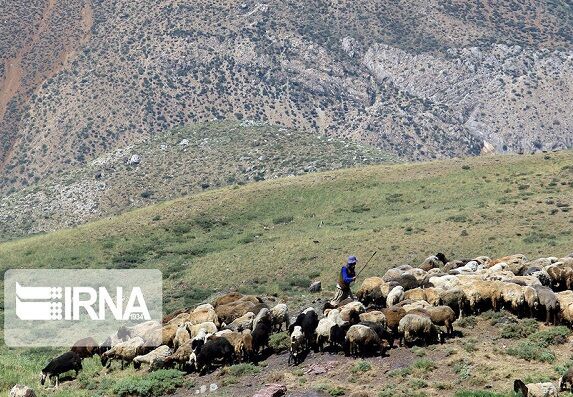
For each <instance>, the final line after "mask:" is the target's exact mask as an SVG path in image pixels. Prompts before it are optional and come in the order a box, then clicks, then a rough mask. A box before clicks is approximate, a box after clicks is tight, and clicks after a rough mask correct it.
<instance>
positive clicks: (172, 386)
mask: <svg viewBox="0 0 573 397" xmlns="http://www.w3.org/2000/svg"><path fill="white" fill-rule="evenodd" d="M183 375H184V373H183V372H181V371H177V370H174V369H166V370H159V371H155V372H151V373H150V374H147V375H145V376H144V377H141V376H137V377H136V376H132V377H129V378H125V379H121V380H120V381H119V382H117V383H116V384H115V385H114V386H113V388H112V392H113V393H114V394H116V395H118V396H120V397H124V396H133V395H135V396H142V397H155V396H161V395H164V394H170V393H173V392H174V391H175V390H176V389H177V388H178V387H181V386H183V383H184V382H183Z"/></svg>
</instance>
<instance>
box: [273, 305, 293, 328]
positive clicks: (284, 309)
mask: <svg viewBox="0 0 573 397" xmlns="http://www.w3.org/2000/svg"><path fill="white" fill-rule="evenodd" d="M271 316H272V322H273V328H274V331H280V330H281V329H282V325H283V323H284V325H285V329H287V328H288V325H289V315H288V306H287V305H286V304H284V303H279V304H278V305H276V306H275V307H273V308H272V309H271Z"/></svg>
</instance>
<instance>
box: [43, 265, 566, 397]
mask: <svg viewBox="0 0 573 397" xmlns="http://www.w3.org/2000/svg"><path fill="white" fill-rule="evenodd" d="M571 287H573V257H566V258H541V259H537V260H533V261H529V260H527V258H525V257H524V256H523V255H512V256H508V257H503V258H499V259H490V258H487V257H478V258H475V259H471V260H456V261H447V260H446V258H445V257H444V255H442V254H438V255H436V256H431V257H429V258H427V259H426V260H425V261H424V262H423V263H422V264H421V265H420V266H418V267H412V266H407V265H405V266H400V267H396V268H392V269H390V270H388V271H387V272H386V273H385V274H384V276H383V277H370V278H367V279H365V280H364V281H363V282H362V285H361V286H360V288H359V290H358V291H357V293H356V296H357V298H358V301H352V300H349V301H347V302H342V303H341V304H340V305H338V307H333V306H332V305H331V304H330V303H326V304H325V305H324V307H323V308H322V313H319V312H320V310H318V309H315V308H313V307H309V308H307V309H304V310H303V311H301V312H300V313H298V314H297V316H296V317H295V319H294V321H290V319H289V311H288V307H287V305H286V304H283V303H281V304H278V305H276V306H274V307H268V305H267V304H265V303H264V302H263V300H262V299H261V298H259V297H256V296H252V295H242V294H240V293H237V292H231V293H228V294H226V295H223V296H220V297H218V298H216V299H215V300H214V301H213V302H211V303H207V304H202V305H200V306H198V307H196V308H194V309H185V310H181V311H178V312H175V313H172V314H170V315H168V316H166V317H165V318H164V319H163V322H162V324H157V323H156V322H147V323H142V324H138V325H136V326H134V327H130V328H127V327H122V328H120V329H119V330H118V332H117V333H116V334H114V335H113V336H110V337H109V338H108V339H107V340H106V341H105V342H104V343H103V344H101V345H97V343H96V342H95V340H93V339H92V338H85V339H82V340H81V341H78V342H77V343H76V344H75V345H74V346H73V347H72V348H71V351H70V352H68V353H65V354H64V355H62V356H60V357H58V358H56V359H54V360H53V361H52V362H51V363H50V364H48V366H47V367H46V368H45V369H44V371H43V379H45V378H50V377H55V378H56V382H57V381H58V375H59V373H63V372H65V371H63V370H64V369H65V370H66V371H67V370H70V369H75V370H76V371H77V370H78V364H77V362H78V358H79V359H80V364H79V369H81V359H82V358H84V357H89V356H93V355H95V354H98V355H99V356H100V358H101V363H102V365H103V366H106V367H110V366H111V363H112V361H119V362H120V363H121V368H122V369H123V368H124V366H125V365H126V364H127V365H129V364H130V363H133V365H134V367H135V368H140V367H141V365H142V364H146V365H148V366H149V370H150V371H153V370H156V369H158V368H169V367H173V366H179V368H181V369H185V370H190V371H193V370H194V371H198V372H199V373H201V374H203V373H205V372H207V371H209V370H210V369H212V368H213V367H214V366H220V365H230V364H232V363H238V362H246V361H253V362H256V361H258V360H259V359H261V357H262V354H264V352H265V351H267V352H268V349H269V338H270V336H271V334H272V333H273V332H279V331H282V329H283V325H284V328H285V329H288V333H289V338H290V339H289V342H290V352H289V358H288V361H289V364H290V363H293V364H295V365H296V364H299V363H300V362H301V361H302V360H304V357H305V355H306V354H307V353H308V352H309V351H310V350H315V351H318V350H323V349H324V348H325V346H326V345H328V347H329V348H330V349H331V350H343V351H344V352H345V353H346V354H347V355H352V356H355V357H356V356H362V357H363V356H367V355H376V354H384V353H385V352H386V351H387V350H388V349H389V348H391V347H393V346H394V342H395V340H396V339H398V340H399V341H400V345H403V344H406V345H411V344H423V345H426V344H428V343H440V342H443V341H444V339H445V338H446V337H449V336H452V334H453V323H454V322H455V321H456V320H457V319H458V318H459V317H463V316H465V315H469V314H479V313H480V312H482V311H485V310H499V309H501V308H505V309H507V310H509V311H512V312H513V313H515V314H516V315H518V316H520V317H523V316H529V317H533V318H537V319H540V320H542V321H545V322H546V323H552V324H557V323H566V324H569V325H570V324H571V323H573V291H571V290H570V288H571ZM159 327H160V328H161V332H157V331H158V328H159ZM58 365H59V366H60V367H61V368H58ZM572 382H573V371H570V372H568V374H567V375H566V376H564V377H563V378H562V379H561V380H560V384H559V385H558V387H555V386H554V385H552V384H551V383H547V384H528V385H525V384H523V382H521V381H519V380H517V381H516V382H515V385H514V387H515V389H516V391H521V392H522V393H523V394H524V396H532V397H533V396H537V395H543V396H551V395H557V389H562V390H563V389H565V387H567V385H569V387H571V385H572ZM539 390H543V392H542V393H541V392H539ZM572 390H573V389H572ZM539 393H541V394H539Z"/></svg>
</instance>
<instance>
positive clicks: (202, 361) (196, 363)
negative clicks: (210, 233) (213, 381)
mask: <svg viewBox="0 0 573 397" xmlns="http://www.w3.org/2000/svg"><path fill="white" fill-rule="evenodd" d="M233 355H234V349H233V346H232V345H231V343H230V342H229V341H228V340H227V339H225V338H215V339H211V340H208V341H207V342H205V344H204V345H201V346H198V347H197V349H195V351H194V352H192V353H191V355H190V356H189V361H188V364H189V365H190V366H191V367H194V368H195V370H196V371H198V372H199V374H200V375H204V374H205V373H206V372H207V371H208V370H209V369H211V368H212V366H213V365H214V364H222V365H223V366H225V365H231V364H233Z"/></svg>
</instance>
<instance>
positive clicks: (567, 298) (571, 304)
mask: <svg viewBox="0 0 573 397" xmlns="http://www.w3.org/2000/svg"><path fill="white" fill-rule="evenodd" d="M555 296H556V297H557V302H558V304H559V311H560V319H561V320H565V321H566V322H567V323H569V324H571V323H573V291H569V290H568V291H561V292H557V293H556V294H555Z"/></svg>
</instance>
